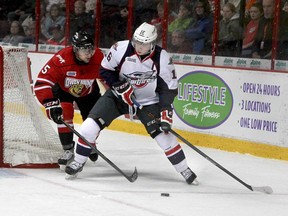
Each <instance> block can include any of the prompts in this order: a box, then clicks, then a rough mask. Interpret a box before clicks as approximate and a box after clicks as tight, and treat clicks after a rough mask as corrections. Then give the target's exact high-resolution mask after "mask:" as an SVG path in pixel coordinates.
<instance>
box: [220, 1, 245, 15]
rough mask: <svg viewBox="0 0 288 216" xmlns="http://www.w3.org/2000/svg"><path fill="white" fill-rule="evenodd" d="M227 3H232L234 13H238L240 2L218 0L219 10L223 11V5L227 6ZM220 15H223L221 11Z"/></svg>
mask: <svg viewBox="0 0 288 216" xmlns="http://www.w3.org/2000/svg"><path fill="white" fill-rule="evenodd" d="M228 2H229V3H232V4H233V5H234V6H235V9H236V11H238V12H239V11H240V6H241V4H240V2H241V0H220V8H222V9H223V7H224V5H225V4H227V3H228ZM222 13H223V10H222Z"/></svg>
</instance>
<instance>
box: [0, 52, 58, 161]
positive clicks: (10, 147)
mask: <svg viewBox="0 0 288 216" xmlns="http://www.w3.org/2000/svg"><path fill="white" fill-rule="evenodd" d="M2 49H3V53H4V55H3V56H4V61H3V63H4V73H3V79H4V80H3V81H1V83H3V88H4V89H3V91H4V93H3V111H4V113H3V129H2V130H3V151H2V152H3V160H4V161H3V163H5V164H10V165H12V166H16V165H20V164H49V163H56V161H57V158H58V157H59V156H60V154H61V153H62V148H61V144H60V141H59V138H58V135H57V133H56V132H55V130H54V129H53V128H52V126H51V124H50V123H49V121H48V119H47V118H46V116H45V115H44V113H43V112H42V111H41V109H40V106H39V104H38V103H37V101H36V99H35V98H34V96H33V93H32V90H31V86H30V81H29V75H28V67H27V50H26V49H25V48H14V47H13V48H12V47H2ZM1 115H2V114H1Z"/></svg>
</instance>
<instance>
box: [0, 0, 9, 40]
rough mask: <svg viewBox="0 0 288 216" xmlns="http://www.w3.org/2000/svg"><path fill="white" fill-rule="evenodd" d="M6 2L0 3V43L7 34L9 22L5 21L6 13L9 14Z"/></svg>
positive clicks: (3, 0) (2, 0)
mask: <svg viewBox="0 0 288 216" xmlns="http://www.w3.org/2000/svg"><path fill="white" fill-rule="evenodd" d="M8 5H9V3H8V0H1V1H0V26H1V28H0V41H2V39H3V37H4V36H6V35H7V34H8V33H9V28H10V25H9V22H8V20H7V13H8V12H9V7H8Z"/></svg>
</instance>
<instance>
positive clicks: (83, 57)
mask: <svg viewBox="0 0 288 216" xmlns="http://www.w3.org/2000/svg"><path fill="white" fill-rule="evenodd" d="M94 53H95V50H94V49H91V48H88V49H78V50H77V52H76V57H77V58H78V59H79V60H80V61H83V62H85V63H89V61H90V59H91V58H92V56H93V55H94Z"/></svg>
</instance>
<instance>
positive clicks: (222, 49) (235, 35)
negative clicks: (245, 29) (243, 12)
mask: <svg viewBox="0 0 288 216" xmlns="http://www.w3.org/2000/svg"><path fill="white" fill-rule="evenodd" d="M222 11H223V18H222V19H221V21H220V23H219V35H218V53H217V54H218V55H221V56H237V55H238V49H239V48H238V47H239V44H240V43H239V42H240V39H241V38H242V30H241V26H240V24H239V14H238V13H237V11H236V7H235V6H234V4H232V3H230V2H228V3H227V4H225V5H224V6H223V8H222Z"/></svg>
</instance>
